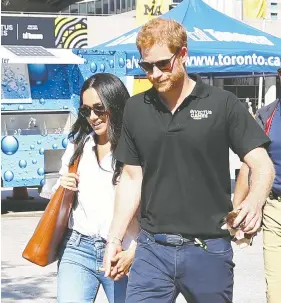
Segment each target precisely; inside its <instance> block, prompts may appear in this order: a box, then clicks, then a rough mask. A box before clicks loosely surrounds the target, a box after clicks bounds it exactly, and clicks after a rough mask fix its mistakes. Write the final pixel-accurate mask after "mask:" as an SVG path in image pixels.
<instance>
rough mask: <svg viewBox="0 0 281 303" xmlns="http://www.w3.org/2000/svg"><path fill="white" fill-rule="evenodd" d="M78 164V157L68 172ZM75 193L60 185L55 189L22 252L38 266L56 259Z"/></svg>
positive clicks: (74, 169)
mask: <svg viewBox="0 0 281 303" xmlns="http://www.w3.org/2000/svg"><path fill="white" fill-rule="evenodd" d="M78 164H79V158H77V159H76V160H75V162H74V164H73V165H72V166H71V167H70V168H69V172H70V173H76V172H77V168H78ZM75 195H76V192H74V191H72V190H69V189H65V188H63V187H62V186H60V187H59V188H58V189H57V190H56V192H55V194H54V195H53V197H52V198H51V200H50V202H49V203H48V205H47V207H46V209H45V211H44V213H43V215H42V217H41V219H40V221H39V223H38V225H37V227H36V229H35V231H34V233H33V235H32V237H31V239H30V240H29V242H28V244H27V245H26V247H25V249H24V251H23V253H22V256H23V258H25V259H27V260H28V261H30V262H32V263H35V264H37V265H40V266H46V265H49V264H51V263H53V262H55V261H56V260H57V254H58V249H59V246H60V244H61V242H62V240H63V237H64V234H65V232H66V230H67V226H68V219H69V215H70V211H71V208H72V204H73V201H74V199H75Z"/></svg>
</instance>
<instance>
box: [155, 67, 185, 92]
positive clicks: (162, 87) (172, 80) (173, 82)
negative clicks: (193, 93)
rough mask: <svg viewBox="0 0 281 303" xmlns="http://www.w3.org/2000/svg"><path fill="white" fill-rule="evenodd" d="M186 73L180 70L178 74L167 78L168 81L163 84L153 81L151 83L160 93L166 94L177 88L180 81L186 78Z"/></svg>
mask: <svg viewBox="0 0 281 303" xmlns="http://www.w3.org/2000/svg"><path fill="white" fill-rule="evenodd" d="M184 73H185V72H184V70H183V69H180V70H178V71H177V72H176V73H173V74H171V75H170V76H169V78H167V80H164V81H163V82H162V83H161V82H160V83H159V82H156V81H155V82H153V81H151V83H152V84H153V86H154V88H155V89H156V90H157V91H158V92H159V93H166V92H168V91H170V90H172V89H173V88H175V87H176V86H177V83H178V82H179V80H180V79H182V78H183V77H184Z"/></svg>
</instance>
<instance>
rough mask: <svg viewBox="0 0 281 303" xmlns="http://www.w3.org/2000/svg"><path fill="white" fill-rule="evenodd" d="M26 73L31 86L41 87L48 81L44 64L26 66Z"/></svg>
mask: <svg viewBox="0 0 281 303" xmlns="http://www.w3.org/2000/svg"><path fill="white" fill-rule="evenodd" d="M28 72H29V79H30V82H31V85H34V84H35V85H41V84H43V83H44V82H45V81H47V79H48V69H47V66H46V64H28Z"/></svg>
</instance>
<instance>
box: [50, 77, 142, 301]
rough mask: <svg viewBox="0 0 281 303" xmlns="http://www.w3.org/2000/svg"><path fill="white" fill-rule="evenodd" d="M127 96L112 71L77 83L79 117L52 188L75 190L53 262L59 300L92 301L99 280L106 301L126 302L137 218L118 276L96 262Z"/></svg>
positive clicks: (104, 234)
mask: <svg viewBox="0 0 281 303" xmlns="http://www.w3.org/2000/svg"><path fill="white" fill-rule="evenodd" d="M128 98H129V94H128V91H127V89H126V87H125V86H124V84H123V83H122V81H121V80H120V79H119V78H118V77H116V76H114V75H111V74H106V73H104V74H96V75H94V76H92V77H90V78H89V79H88V80H87V81H86V82H85V83H84V85H83V87H82V90H81V94H80V108H79V113H78V119H77V120H76V122H75V123H74V125H73V127H72V131H71V133H70V134H69V141H70V142H69V143H68V146H67V148H66V151H65V153H64V155H63V157H62V167H61V169H60V172H59V173H60V178H59V180H58V182H57V184H56V185H55V187H54V189H53V190H54V191H55V189H56V188H57V187H58V186H59V185H61V186H63V187H65V188H67V189H69V190H73V191H75V192H77V201H76V204H75V205H74V207H73V209H72V212H71V216H70V219H69V224H68V227H69V230H68V232H67V234H66V236H65V239H64V241H63V243H62V245H61V249H60V255H59V261H58V288H57V294H58V302H59V303H70V302H72V303H81V302H83V303H92V302H93V301H94V300H95V297H96V295H97V292H98V289H99V286H100V284H102V286H103V288H104V290H105V294H106V296H107V298H108V301H109V302H110V303H119V302H120V303H123V302H124V301H125V293H126V287H127V276H126V273H127V272H128V270H129V268H130V265H131V263H132V260H133V258H134V252H135V247H136V242H135V241H134V238H135V237H136V235H137V232H138V223H137V222H136V221H134V220H133V222H132V224H131V227H130V228H129V231H128V233H127V238H126V240H125V241H124V242H126V243H124V245H123V246H124V248H129V249H128V250H127V251H124V252H121V251H120V254H119V255H118V256H117V257H116V264H118V266H119V268H120V269H121V271H120V272H119V277H118V278H119V281H113V280H111V279H109V278H107V277H105V276H104V272H103V271H102V270H101V267H102V261H103V256H104V250H105V245H106V238H107V237H108V229H109V225H110V222H111V219H112V215H113V207H114V187H115V185H116V183H117V182H118V178H119V175H120V172H121V168H122V165H121V164H120V163H119V162H118V161H116V160H115V158H114V157H113V155H112V154H113V152H114V151H115V149H116V146H117V142H118V139H119V136H120V132H121V126H122V116H123V110H124V106H125V103H126V101H127V99H128ZM79 156H80V157H81V158H80V162H79V166H78V171H77V174H74V173H68V166H69V165H71V164H72V163H73V162H74V161H75V159H76V158H77V157H79ZM114 169H115V173H114V174H113V171H114ZM134 224H135V225H134Z"/></svg>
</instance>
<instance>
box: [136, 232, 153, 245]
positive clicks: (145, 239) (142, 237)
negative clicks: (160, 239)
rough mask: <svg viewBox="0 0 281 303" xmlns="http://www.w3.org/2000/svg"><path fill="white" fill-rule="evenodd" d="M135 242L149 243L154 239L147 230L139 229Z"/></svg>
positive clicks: (140, 243)
mask: <svg viewBox="0 0 281 303" xmlns="http://www.w3.org/2000/svg"><path fill="white" fill-rule="evenodd" d="M137 242H138V244H139V245H149V244H153V243H155V240H154V238H153V237H152V236H151V235H150V234H149V233H148V232H146V231H145V230H141V231H140V233H139V235H138V238H137Z"/></svg>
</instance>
